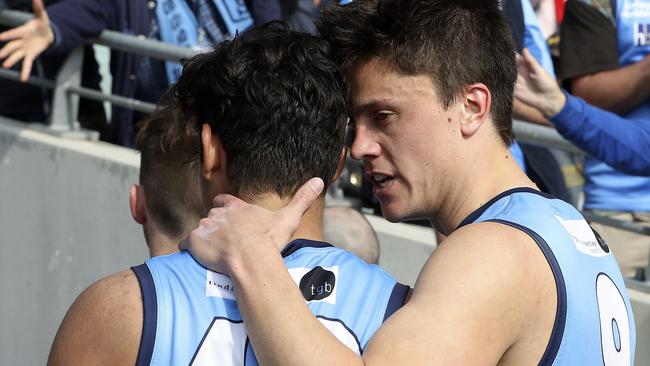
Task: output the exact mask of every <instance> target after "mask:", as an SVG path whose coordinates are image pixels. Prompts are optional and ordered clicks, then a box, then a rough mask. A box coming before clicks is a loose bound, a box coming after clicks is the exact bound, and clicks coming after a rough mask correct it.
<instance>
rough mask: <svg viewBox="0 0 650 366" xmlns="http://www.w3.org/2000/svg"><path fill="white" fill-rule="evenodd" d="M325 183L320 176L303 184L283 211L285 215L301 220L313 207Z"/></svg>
mask: <svg viewBox="0 0 650 366" xmlns="http://www.w3.org/2000/svg"><path fill="white" fill-rule="evenodd" d="M323 188H325V183H323V180H322V179H320V178H311V179H310V180H308V181H307V183H305V184H303V185H302V187H300V189H298V191H297V192H296V194H295V195H294V196H293V198H292V199H291V201H290V202H289V204H288V205H287V206H286V207H284V208H283V209H282V210H281V211H282V213H283V216H285V217H287V218H288V219H290V220H292V221H295V222H299V221H300V218H301V217H302V215H303V214H304V213H305V211H307V210H308V209H309V207H311V205H312V204H313V203H314V201H316V199H317V198H318V197H319V196H320V194H321V193H322V192H323Z"/></svg>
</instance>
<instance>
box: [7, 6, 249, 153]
mask: <svg viewBox="0 0 650 366" xmlns="http://www.w3.org/2000/svg"><path fill="white" fill-rule="evenodd" d="M46 10H47V11H46V12H42V13H41V14H37V17H36V18H34V20H33V21H32V22H31V26H29V27H25V26H23V27H18V28H16V29H14V30H13V31H10V32H5V33H3V35H0V40H5V41H9V40H18V41H20V47H16V48H15V49H12V50H11V52H10V54H9V55H6V57H9V58H12V59H14V60H16V61H17V60H20V59H23V58H24V59H26V60H27V61H29V60H33V59H36V58H37V57H38V56H39V55H41V54H42V53H43V52H44V51H46V50H47V51H48V53H53V54H55V53H56V54H58V53H63V52H68V51H70V50H72V49H73V48H75V47H78V46H80V45H82V44H83V43H84V41H85V40H86V39H88V38H91V37H94V36H97V35H98V34H99V33H100V32H101V31H102V30H104V29H111V30H115V31H118V32H122V33H126V34H131V35H136V36H138V37H142V38H149V39H155V40H160V41H163V42H167V43H172V44H175V45H179V46H184V47H199V48H201V47H205V48H211V47H212V46H213V45H215V44H218V43H220V42H221V41H223V40H225V39H229V38H230V37H232V35H233V34H235V33H236V32H237V31H242V30H244V29H246V28H248V27H249V26H250V25H251V24H252V19H251V17H250V14H249V13H248V11H247V10H246V7H245V5H244V3H243V0H227V1H216V0H157V1H156V0H148V1H147V0H59V1H57V2H56V3H55V4H52V5H50V6H47V8H46ZM30 66H31V64H30V63H29V62H24V63H23V69H24V71H23V76H24V75H28V74H29V68H30ZM111 73H112V75H113V88H112V89H113V94H117V95H121V96H124V97H129V98H136V99H140V100H144V101H147V102H152V103H155V102H157V101H158V99H159V98H160V96H161V95H162V94H163V92H164V90H165V89H166V88H167V87H168V86H169V85H170V84H171V83H172V82H174V81H175V80H176V78H177V77H178V75H179V73H180V65H178V64H175V63H171V62H167V63H165V62H163V61H158V60H153V59H151V58H148V57H143V56H139V55H136V54H133V53H124V52H120V51H113V52H112V53H111ZM139 117H141V116H138V115H137V114H136V113H134V112H133V111H132V110H128V109H124V108H120V107H115V106H114V107H113V113H112V122H111V126H110V127H111V133H110V137H109V140H110V141H111V142H114V143H117V144H120V145H124V146H130V147H132V146H134V136H135V133H134V121H137V120H138V119H139Z"/></svg>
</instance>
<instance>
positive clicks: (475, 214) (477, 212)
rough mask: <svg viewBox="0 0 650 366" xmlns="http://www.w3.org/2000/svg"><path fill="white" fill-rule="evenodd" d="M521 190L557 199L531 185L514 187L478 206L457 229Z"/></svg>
mask: <svg viewBox="0 0 650 366" xmlns="http://www.w3.org/2000/svg"><path fill="white" fill-rule="evenodd" d="M519 192H526V193H532V194H536V195H539V196H542V197H546V198H548V199H555V197H553V196H551V195H550V194H548V193H544V192H540V191H538V190H536V189H533V188H530V187H518V188H512V189H509V190H507V191H504V192H501V193H499V194H498V195H496V196H495V197H494V198H492V199H491V200H489V201H487V202H486V203H485V204H484V205H483V206H481V207H479V208H477V209H476V210H474V212H472V213H471V214H469V216H467V217H466V218H465V220H463V221H462V222H461V223H460V224H459V225H458V227H457V228H456V230H458V229H460V228H461V227H463V226H465V225H469V224H471V223H473V222H474V221H476V220H477V219H478V218H479V217H481V215H482V214H483V212H485V211H486V210H487V209H488V208H490V206H492V205H493V204H494V203H495V202H496V201H498V200H500V199H502V198H503V197H506V196H509V195H511V194H513V193H519Z"/></svg>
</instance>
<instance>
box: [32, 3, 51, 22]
mask: <svg viewBox="0 0 650 366" xmlns="http://www.w3.org/2000/svg"><path fill="white" fill-rule="evenodd" d="M32 9H33V11H34V17H36V18H42V17H43V16H44V15H47V13H46V12H45V5H43V0H33V1H32Z"/></svg>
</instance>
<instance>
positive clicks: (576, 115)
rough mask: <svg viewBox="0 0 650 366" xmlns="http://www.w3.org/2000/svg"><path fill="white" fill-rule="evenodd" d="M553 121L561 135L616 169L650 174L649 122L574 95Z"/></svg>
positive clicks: (568, 98)
mask: <svg viewBox="0 0 650 366" xmlns="http://www.w3.org/2000/svg"><path fill="white" fill-rule="evenodd" d="M551 121H553V123H554V124H555V126H556V128H557V130H558V132H560V134H561V135H562V136H564V137H565V138H567V139H568V140H570V141H571V142H573V143H574V144H576V145H577V146H579V147H580V148H582V149H583V150H585V152H587V153H588V154H590V155H592V156H594V157H596V158H597V159H600V160H602V161H604V162H605V163H607V164H609V165H610V166H612V167H614V168H615V169H618V170H621V171H623V172H626V173H629V174H638V175H647V174H650V155H648V151H650V123H647V122H646V121H641V120H636V121H632V120H628V119H625V118H622V117H620V116H618V115H616V114H614V113H610V112H607V111H604V110H600V109H598V108H595V107H593V106H590V105H588V104H586V103H584V102H583V101H581V100H580V99H578V98H575V97H571V96H568V97H567V101H566V106H565V107H564V108H563V109H562V110H561V111H560V113H558V114H557V115H556V116H553V117H551Z"/></svg>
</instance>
